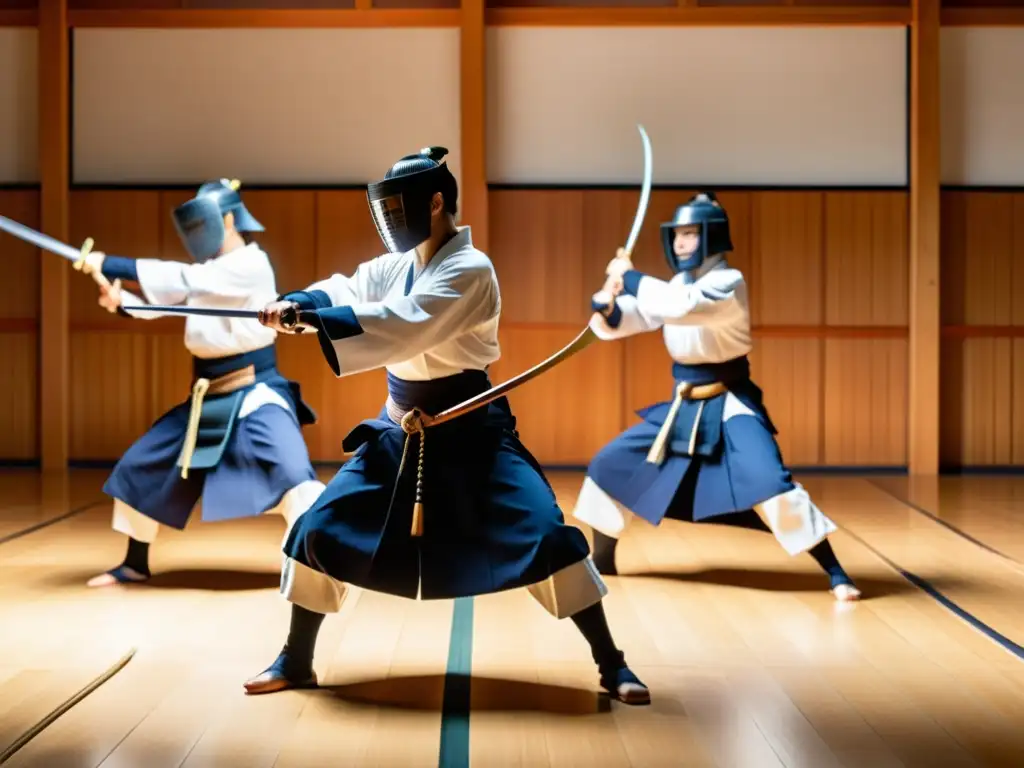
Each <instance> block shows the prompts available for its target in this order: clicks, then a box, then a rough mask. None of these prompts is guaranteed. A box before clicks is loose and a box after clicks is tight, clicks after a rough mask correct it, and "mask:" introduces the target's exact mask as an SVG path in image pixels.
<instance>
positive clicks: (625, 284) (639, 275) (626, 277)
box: [622, 269, 646, 296]
mask: <svg viewBox="0 0 1024 768" xmlns="http://www.w3.org/2000/svg"><path fill="white" fill-rule="evenodd" d="M644 277H646V275H644V273H643V272H638V271H637V270H635V269H631V270H629V271H628V272H626V273H625V274H623V275H622V292H623V293H625V294H627V295H629V296H636V292H637V291H639V290H640V281H641V280H643V279H644Z"/></svg>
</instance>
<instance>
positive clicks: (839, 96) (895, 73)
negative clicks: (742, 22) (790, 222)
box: [488, 27, 908, 185]
mask: <svg viewBox="0 0 1024 768" xmlns="http://www.w3.org/2000/svg"><path fill="white" fill-rule="evenodd" d="M488 35H489V37H488V57H489V71H488V91H489V94H488V96H489V102H488V152H489V154H488V177H489V180H490V181H491V182H493V183H520V184H522V183H552V184H558V183H593V184H598V183H635V182H637V181H638V179H639V176H640V173H641V166H640V148H639V147H640V145H639V140H638V138H637V133H636V128H635V124H636V123H638V122H640V123H643V124H644V126H645V127H646V128H647V131H648V133H649V134H650V137H651V143H652V145H653V148H654V163H655V180H656V182H658V183H664V184H672V183H677V184H684V183H717V184H764V185H768V184H780V185H781V184H809V185H811V184H819V185H902V184H905V183H906V182H907V168H906V164H907V120H908V118H907V112H906V106H907V91H906V89H907V72H906V37H907V36H906V32H905V30H904V29H902V28H867V27H865V28H830V27H818V28H798V27H793V28H783V27H770V28H769V27H765V28H737V27H731V28H709V27H701V28H694V27H662V28H612V27H601V28H532V27H498V28H492V29H490V30H489V31H488Z"/></svg>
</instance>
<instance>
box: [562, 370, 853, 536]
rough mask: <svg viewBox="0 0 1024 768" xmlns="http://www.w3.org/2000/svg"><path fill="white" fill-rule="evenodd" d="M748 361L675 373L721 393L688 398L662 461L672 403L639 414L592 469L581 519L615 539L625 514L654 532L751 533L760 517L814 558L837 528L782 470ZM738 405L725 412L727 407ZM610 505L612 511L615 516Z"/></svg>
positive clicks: (680, 378) (671, 430)
mask: <svg viewBox="0 0 1024 768" xmlns="http://www.w3.org/2000/svg"><path fill="white" fill-rule="evenodd" d="M749 371H750V369H749V363H748V361H747V358H746V357H741V358H737V359H735V360H731V361H729V362H727V363H721V364H707V365H694V366H684V365H681V364H679V363H676V364H674V365H673V375H674V377H675V379H676V381H677V386H678V385H679V384H680V383H682V382H683V381H685V382H688V383H689V384H692V385H696V386H701V385H714V384H721V385H724V386H723V387H722V391H721V392H720V393H719V394H716V395H714V396H712V397H707V398H705V399H683V400H682V401H681V402H680V403H679V404H678V406H677V413H676V416H675V419H674V421H673V423H672V425H671V427H670V428H669V432H668V436H669V439H668V440H667V442H666V445H665V451H664V455H663V457H661V458H660V460H656V461H652V460H650V454H651V449H652V446H653V445H654V444H655V441H656V440H657V438H658V435H659V433H660V432H662V430H663V428H664V425H665V422H666V420H667V419H668V418H669V417H670V415H671V411H672V406H673V403H672V402H671V401H668V402H663V403H658V404H656V405H652V406H649V407H647V408H645V409H642V410H640V411H638V412H637V413H638V415H639V416H640V417H641V418H642V419H643V421H642V422H641V423H640V424H637V425H635V426H633V427H631V428H630V429H628V430H626V431H625V432H624V433H623V434H621V435H619V436H618V437H617V438H615V439H614V440H612V441H611V442H610V443H609V444H608V445H606V446H605V447H604V448H603V449H602V450H601V451H600V452H599V453H598V454H597V455H596V456H595V457H594V458H593V460H592V461H591V463H590V465H589V466H588V468H587V479H586V481H585V483H584V488H583V490H582V491H581V494H580V500H579V502H578V506H577V510H576V512H575V516H576V517H577V518H579V519H580V520H582V521H584V522H587V523H588V524H590V525H591V526H593V527H594V528H596V529H598V530H600V531H601V532H602V533H604V534H606V535H609V536H617V535H618V534H619V533H620V532H621V530H622V528H623V527H624V525H625V523H626V519H625V516H624V513H623V511H624V510H625V512H626V513H631V514H632V515H636V516H637V517H640V518H642V519H644V520H646V521H647V522H649V523H651V524H652V525H658V524H660V523H661V521H662V520H663V519H665V518H666V517H667V518H669V519H673V520H681V521H685V522H715V523H723V524H732V525H739V526H741V527H744V528H749V527H752V526H751V517H750V516H751V515H752V514H754V512H755V510H757V511H758V512H760V513H761V514H762V515H763V516H764V517H765V518H766V522H767V525H768V528H769V529H770V530H772V531H773V532H774V533H775V535H776V537H777V538H778V539H779V541H780V543H781V544H782V545H783V546H784V547H785V548H786V549H787V551H789V552H790V554H796V553H797V552H800V551H804V550H807V549H810V548H811V547H813V546H814V545H815V544H817V543H818V542H819V541H821V540H822V539H823V538H825V537H826V536H827V535H828V534H829V533H832V532H833V531H834V530H835V525H834V523H832V521H830V520H829V519H828V518H826V517H825V516H824V515H822V514H821V512H820V510H818V509H817V507H815V506H814V505H813V503H812V502H811V501H810V498H809V497H808V496H807V493H806V491H804V490H803V488H802V487H800V486H799V485H798V484H797V483H795V482H794V480H793V477H792V475H791V473H790V471H789V469H788V468H787V467H786V465H785V464H784V462H783V459H782V454H781V452H780V451H779V447H778V444H777V443H776V441H775V437H774V436H775V434H776V432H777V430H776V429H775V426H774V424H772V421H771V419H770V417H769V416H768V412H767V409H766V408H765V406H764V402H763V399H762V394H761V390H760V389H759V388H758V387H757V385H755V384H754V383H753V381H751V379H750V375H749ZM730 397H733V398H735V400H736V401H738V403H739V406H738V407H734V408H733V412H732V413H729V412H727V408H728V407H729V400H728V399H729V398H730ZM608 500H610V501H611V502H612V503H613V504H614V505H615V507H616V508H615V509H612V508H611V507H610V506H609V504H608Z"/></svg>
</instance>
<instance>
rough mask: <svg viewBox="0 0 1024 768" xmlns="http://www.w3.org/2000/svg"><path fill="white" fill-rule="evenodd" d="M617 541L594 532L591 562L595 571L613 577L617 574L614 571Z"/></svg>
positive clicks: (596, 531)
mask: <svg viewBox="0 0 1024 768" xmlns="http://www.w3.org/2000/svg"><path fill="white" fill-rule="evenodd" d="M618 544H619V540H618V539H613V538H612V537H611V536H605V535H604V534H603V533H601V532H600V531H598V530H596V529H595V530H594V552H593V555H592V557H593V560H594V565H596V566H597V570H599V571H600V572H601V573H603V574H606V575H608V576H614V575H616V574H617V573H618V571H617V570H616V569H615V548H616V547H617V546H618Z"/></svg>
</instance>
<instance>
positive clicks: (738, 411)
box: [574, 194, 860, 601]
mask: <svg viewBox="0 0 1024 768" xmlns="http://www.w3.org/2000/svg"><path fill="white" fill-rule="evenodd" d="M661 240H662V245H663V248H664V251H665V257H666V259H667V260H668V263H669V266H670V267H671V269H672V271H673V272H674V273H675V274H674V276H673V277H672V278H671V279H670V280H669V281H668V282H664V281H662V280H659V279H658V278H656V277H652V276H650V275H645V274H643V273H642V272H639V271H637V270H636V269H634V268H633V265H632V264H631V263H630V261H629V260H628V259H627V258H625V257H624V255H623V253H622V252H620V253H619V254H618V255H617V256H616V258H615V259H613V260H612V261H611V263H610V264H609V267H608V275H609V278H610V280H611V283H612V284H613V286H614V290H613V291H612V294H611V295H609V294H607V293H605V292H602V293H599V294H595V297H594V299H593V301H592V308H593V310H594V312H595V314H594V315H593V317H592V319H591V323H590V327H591V328H592V330H593V331H594V332H595V334H597V336H598V337H599V338H602V339H618V338H624V337H627V336H631V335H633V334H637V333H646V332H649V331H656V330H662V333H663V336H664V339H665V347H666V349H667V351H668V354H669V357H670V358H671V359H672V375H673V378H674V379H675V382H676V383H675V388H674V392H673V397H672V399H671V400H670V401H668V402H663V403H658V404H656V405H652V406H649V407H647V408H644V409H643V410H641V411H639V412H638V415H639V416H640V417H641V419H642V421H641V422H640V423H639V424H637V425H635V426H633V427H631V428H630V429H628V430H626V431H625V432H624V433H622V434H621V435H619V436H618V437H616V438H615V439H614V440H612V441H611V442H610V443H609V444H608V445H606V446H605V447H604V448H602V449H601V451H600V452H599V453H598V454H597V455H596V456H595V457H594V459H593V460H592V461H591V463H590V466H589V467H588V468H587V476H586V478H585V480H584V482H583V487H582V489H581V491H580V495H579V497H578V499H577V503H576V508H575V510H574V516H575V517H576V518H577V519H579V520H581V521H583V522H585V523H587V524H588V525H590V526H591V527H592V528H593V529H594V562H595V564H596V565H597V567H598V569H599V570H600V571H601V573H604V574H614V573H616V567H615V548H616V545H617V543H618V539H619V537H620V536H621V534H622V533H623V531H624V530H625V528H626V526H627V525H628V524H629V523H630V522H631V520H632V519H633V517H640V518H642V519H643V520H646V521H647V522H649V523H651V524H653V525H658V524H660V523H661V521H662V519H663V518H665V517H669V518H672V519H676V520H684V521H688V522H705V523H723V524H727V525H734V526H739V527H742V528H750V529H754V530H761V531H767V532H771V533H773V534H774V535H775V537H776V539H777V540H778V542H779V543H780V544H781V545H782V547H783V549H785V550H786V551H787V552H788V553H789V554H790V555H796V554H798V553H801V552H809V553H810V555H811V556H812V557H813V558H814V559H815V560H816V561H817V563H818V564H819V565H820V566H821V567H822V568H823V569H824V570H825V572H826V573H827V574H828V578H829V586H830V589H831V591H832V593H833V594H834V596H835V598H836V599H837V600H839V601H849V600H856V599H857V598H859V597H860V591H859V590H858V589H857V587H856V586H855V585H854V583H853V581H852V580H851V579H850V577H849V576H848V575H847V574H846V572H845V571H844V570H843V568H842V566H841V565H840V564H839V561H838V560H837V559H836V556H835V553H834V552H833V551H832V546H831V545H830V543H829V541H828V539H827V536H828V535H829V534H830V533H832V532H834V531H835V530H836V526H835V524H834V523H833V522H832V521H831V520H829V519H828V518H827V517H826V516H825V515H824V514H822V512H821V510H820V509H818V507H817V506H816V505H815V504H814V502H812V501H811V498H810V496H809V495H808V494H807V491H806V490H804V488H803V487H802V486H801V485H800V484H799V483H796V482H794V481H793V477H792V475H791V474H790V471H789V470H788V469H787V468H786V466H785V464H784V463H783V460H782V455H781V453H780V451H779V447H778V444H777V443H776V441H775V437H774V436H775V434H776V429H775V426H774V425H773V424H772V422H771V419H770V418H769V417H768V412H767V410H766V409H765V406H764V403H763V401H762V393H761V390H760V389H759V388H758V387H757V386H756V385H755V384H754V382H753V381H751V379H750V363H749V361H748V359H747V355H748V354H749V353H750V350H751V349H752V343H751V335H750V314H749V310H748V299H747V286H746V283H745V281H744V279H743V274H742V273H741V272H740V271H739V270H737V269H736V268H734V267H732V266H730V265H729V263H728V262H727V260H726V256H727V254H728V253H730V252H731V251H732V250H733V245H732V239H731V237H730V234H729V217H728V215H727V214H726V211H725V209H724V208H722V206H721V205H720V204H719V202H718V200H717V199H716V197H715V196H714V195H713V194H698V195H696V196H695V197H694V198H692V199H691V200H690V201H689V202H687V203H686V204H685V205H683V206H681V207H680V208H679V209H677V211H676V214H675V218H674V219H673V220H672V221H670V222H667V223H665V224H662V225H661ZM616 293H617V297H616V296H615V294H616Z"/></svg>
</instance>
